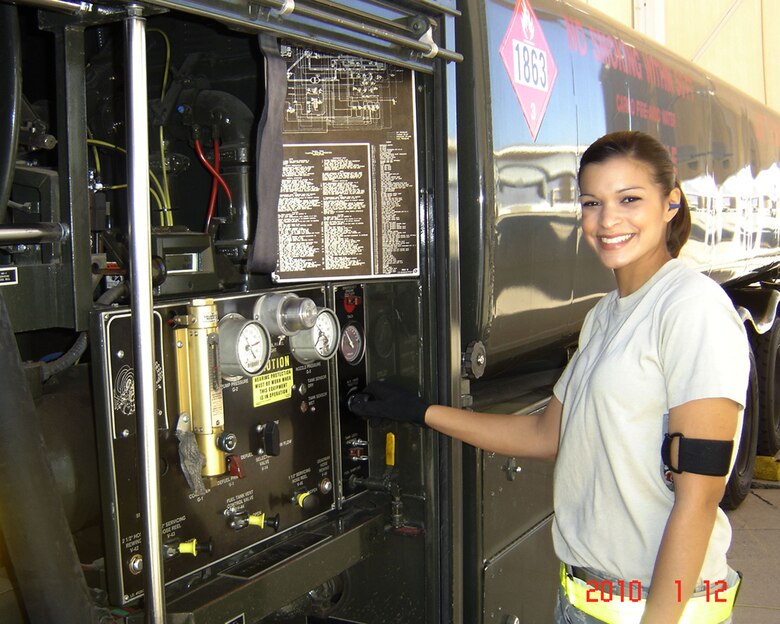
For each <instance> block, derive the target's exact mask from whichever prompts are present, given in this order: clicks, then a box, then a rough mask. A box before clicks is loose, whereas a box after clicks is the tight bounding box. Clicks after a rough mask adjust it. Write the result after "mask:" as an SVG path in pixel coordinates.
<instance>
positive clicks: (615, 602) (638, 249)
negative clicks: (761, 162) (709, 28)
mask: <svg viewBox="0 0 780 624" xmlns="http://www.w3.org/2000/svg"><path fill="white" fill-rule="evenodd" d="M578 182H579V187H580V201H581V204H582V230H583V233H584V235H585V238H586V240H587V241H588V243H589V244H590V246H591V247H592V248H593V250H594V251H595V253H596V254H597V255H598V257H599V259H600V260H601V262H602V263H603V264H604V265H605V266H606V267H608V268H610V269H612V270H613V272H614V275H615V280H616V282H617V290H616V291H614V292H612V293H609V294H608V295H606V296H605V297H604V298H603V299H602V300H601V301H600V302H599V303H598V304H597V305H596V307H595V308H594V309H593V310H591V311H590V313H589V314H588V315H587V316H586V318H585V322H584V324H583V328H582V331H581V334H580V339H579V348H578V350H577V352H576V354H575V355H574V357H573V358H572V360H571V361H570V362H569V365H568V366H567V367H566V369H565V371H564V373H563V375H562V376H561V378H560V380H559V381H558V383H557V384H556V385H555V388H554V390H553V397H552V399H551V400H550V402H549V404H548V406H547V408H546V409H545V411H544V412H543V413H542V414H540V415H537V416H527V415H499V414H475V413H474V412H468V411H464V410H458V409H454V408H451V407H445V406H440V405H430V406H429V405H427V404H424V403H422V402H421V401H419V400H418V399H417V398H416V397H411V396H409V395H405V394H404V393H402V392H400V391H398V390H397V389H395V388H393V387H392V386H389V385H387V384H384V383H382V382H378V383H374V384H371V385H369V387H368V388H367V393H368V394H369V395H371V396H373V400H371V401H368V402H365V403H358V404H356V405H354V410H353V411H355V412H357V413H359V414H362V415H365V416H384V417H389V418H394V419H396V420H412V421H416V422H418V423H419V424H425V425H427V426H429V427H432V428H433V429H436V430H437V431H440V432H441V433H444V434H447V435H450V436H452V437H455V438H458V439H460V440H463V441H465V442H468V443H469V444H472V445H474V446H478V447H481V448H483V449H487V450H490V451H494V452H497V453H501V454H505V455H515V456H524V457H542V458H551V459H553V458H554V459H555V460H556V466H555V478H554V507H555V520H554V523H553V541H554V544H555V551H556V554H557V555H558V557H559V558H560V559H561V561H562V564H563V567H562V577H561V578H562V584H561V589H560V591H559V603H558V605H557V607H556V616H555V622H601V621H607V622H613V623H615V624H617V623H622V622H640V621H641V622H642V624H652V623H660V624H669V623H672V622H679V621H683V622H696V623H697V624H699V623H701V624H709V623H712V624H715V623H718V622H729V621H730V620H731V617H730V611H731V607H732V604H733V597H734V594H735V593H736V586H737V585H738V576H737V574H736V573H735V572H734V571H733V570H731V569H730V568H729V567H728V566H727V564H726V551H727V549H728V546H729V542H730V539H731V529H730V526H729V523H728V520H727V518H726V516H725V514H724V513H723V512H722V511H721V510H720V509H719V507H718V503H719V501H720V499H721V498H722V496H723V491H724V487H725V483H726V479H727V476H726V475H727V474H728V471H729V469H730V467H731V466H732V465H733V462H734V456H735V454H736V447H737V446H738V435H739V432H740V430H741V418H742V409H743V406H744V402H745V395H746V390H747V380H748V374H749V355H748V348H749V347H748V344H747V340H746V336H745V331H744V328H743V326H742V324H741V321H740V319H739V317H738V315H737V314H736V312H735V311H734V308H733V306H732V305H731V302H730V301H729V299H728V298H727V296H726V295H725V293H724V292H723V291H722V289H721V288H720V287H719V286H718V285H717V284H716V283H715V282H713V281H712V280H710V279H709V278H707V277H705V276H702V275H700V274H699V273H696V272H695V271H693V270H691V269H689V268H688V267H686V266H685V265H684V264H683V263H681V262H680V261H679V260H677V259H676V258H677V256H678V254H679V252H680V249H681V247H682V246H683V245H684V244H685V242H686V240H687V238H688V234H689V232H690V227H691V221H690V212H689V209H688V204H687V202H686V200H685V197H684V195H683V193H682V190H681V188H680V185H679V182H678V181H677V180H676V178H675V173H674V166H673V163H672V162H671V159H670V157H669V154H668V152H667V151H666V150H665V148H664V147H663V146H662V145H661V144H660V143H659V142H658V141H657V140H655V139H654V138H652V137H651V136H649V135H646V134H643V133H640V132H616V133H612V134H608V135H606V136H604V137H602V138H601V139H599V140H598V141H596V142H595V143H594V144H593V145H591V146H590V147H589V148H588V149H587V150H586V152H585V153H584V154H583V156H582V159H581V162H580V170H579V174H578ZM662 447H663V450H664V451H665V454H664V460H665V461H663V462H662ZM604 581H607V582H608V583H609V584H607V585H605V583H604ZM594 588H597V590H596V589H594ZM604 588H607V591H606V592H602V590H603V589H604ZM609 588H612V589H611V591H612V592H613V593H612V596H611V599H610V595H609V591H610V589H609ZM604 593H606V594H607V595H606V598H607V599H608V600H606V601H605V600H602V597H603V596H604ZM640 594H641V598H642V599H641V600H640ZM692 596H693V599H692V600H689V598H691V597H692ZM645 598H646V600H644V599H645ZM686 604H687V605H688V606H687V607H686ZM684 610H685V614H683V611H684Z"/></svg>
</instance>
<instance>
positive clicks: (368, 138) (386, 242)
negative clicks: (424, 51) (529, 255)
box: [275, 46, 419, 281]
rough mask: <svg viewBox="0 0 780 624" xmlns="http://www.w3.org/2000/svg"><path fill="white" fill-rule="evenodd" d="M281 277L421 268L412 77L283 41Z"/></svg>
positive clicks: (316, 277)
mask: <svg viewBox="0 0 780 624" xmlns="http://www.w3.org/2000/svg"><path fill="white" fill-rule="evenodd" d="M282 57H283V58H284V59H285V60H286V61H287V66H288V70H287V100H286V108H285V120H284V156H283V158H284V164H283V169H282V186H281V193H280V197H279V266H278V271H277V273H276V274H275V278H276V279H277V280H278V281H290V280H301V279H305V280H324V279H327V280H332V279H337V278H342V277H349V278H370V277H388V276H394V275H398V276H412V275H419V216H418V182H417V140H416V130H415V101H414V74H413V72H412V71H411V70H408V69H404V68H400V67H394V66H391V65H388V64H387V63H383V62H380V61H373V60H370V59H364V58H358V57H354V56H350V55H347V54H329V53H324V52H317V51H313V50H306V49H301V48H294V47H287V46H282Z"/></svg>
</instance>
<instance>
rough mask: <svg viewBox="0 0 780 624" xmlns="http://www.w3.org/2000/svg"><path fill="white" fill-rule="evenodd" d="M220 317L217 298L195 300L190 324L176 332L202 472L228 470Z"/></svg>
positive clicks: (184, 397)
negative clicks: (222, 438) (222, 445)
mask: <svg viewBox="0 0 780 624" xmlns="http://www.w3.org/2000/svg"><path fill="white" fill-rule="evenodd" d="M218 326H219V316H218V313H217V306H216V305H215V304H214V300H213V299H194V300H193V301H192V304H191V305H189V306H187V327H186V329H179V330H177V331H176V340H177V343H178V344H177V346H178V349H177V355H178V357H177V362H178V364H179V375H178V378H179V406H180V411H182V412H184V411H186V412H188V413H189V415H190V418H191V422H192V432H193V433H194V434H195V439H196V440H197V442H198V448H199V449H200V452H201V454H202V455H203V457H204V458H205V461H204V464H203V470H202V471H201V474H202V475H203V476H204V477H214V476H218V475H221V474H224V473H225V472H226V471H227V462H226V460H225V453H224V452H223V451H222V450H220V449H219V447H218V446H217V438H218V437H219V435H220V434H221V433H222V432H223V431H224V430H225V417H224V407H223V403H222V375H221V373H220V369H219V334H218Z"/></svg>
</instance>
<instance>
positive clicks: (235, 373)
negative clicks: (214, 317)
mask: <svg viewBox="0 0 780 624" xmlns="http://www.w3.org/2000/svg"><path fill="white" fill-rule="evenodd" d="M270 354H271V337H270V336H269V335H268V331H267V330H266V329H265V327H263V326H262V325H261V324H260V323H258V322H257V321H249V320H247V319H245V318H244V317H243V316H241V315H240V314H234V313H231V314H226V315H225V316H223V317H222V319H221V320H220V321H219V361H220V365H221V367H222V376H223V377H226V378H230V377H253V376H254V375H258V374H260V373H261V372H262V370H263V369H264V368H265V365H266V364H267V363H268V357H269V355H270Z"/></svg>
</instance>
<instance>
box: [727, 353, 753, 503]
mask: <svg viewBox="0 0 780 624" xmlns="http://www.w3.org/2000/svg"><path fill="white" fill-rule="evenodd" d="M758 403H759V391H758V370H757V366H756V358H755V357H754V356H753V351H752V350H751V351H750V378H749V380H748V389H747V397H746V400H745V415H744V417H743V419H742V437H741V438H740V440H739V449H738V450H737V459H736V461H735V462H734V469H733V470H732V471H731V476H730V477H729V480H728V483H726V491H725V492H724V493H723V499H722V500H721V501H720V506H721V507H722V508H723V509H736V508H737V507H739V505H740V504H741V503H742V501H743V500H745V497H746V496H747V495H748V493H749V492H750V484H751V483H752V482H753V469H754V468H755V467H756V440H757V438H758V426H759V423H758Z"/></svg>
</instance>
